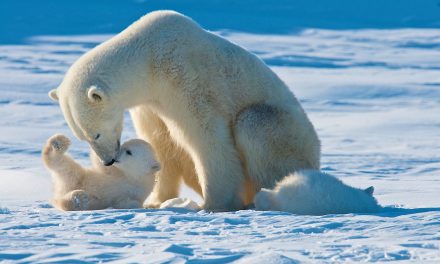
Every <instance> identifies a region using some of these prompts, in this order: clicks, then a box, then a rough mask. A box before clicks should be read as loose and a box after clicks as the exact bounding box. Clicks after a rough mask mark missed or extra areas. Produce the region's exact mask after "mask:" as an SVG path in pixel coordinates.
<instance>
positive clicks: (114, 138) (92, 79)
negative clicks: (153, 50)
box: [49, 58, 125, 166]
mask: <svg viewBox="0 0 440 264" xmlns="http://www.w3.org/2000/svg"><path fill="white" fill-rule="evenodd" d="M86 59H87V58H85V59H84V58H81V59H79V60H78V61H77V62H75V64H74V65H73V66H72V67H71V68H70V69H69V71H68V72H67V74H66V76H65V78H64V80H63V82H62V83H61V85H60V86H59V87H58V88H57V89H54V90H52V91H50V92H49V97H50V98H52V99H53V100H54V101H57V102H59V104H60V108H61V110H62V112H63V115H64V118H65V120H66V121H67V123H68V125H69V127H70V128H71V130H72V131H73V133H74V134H75V136H76V137H77V138H79V139H80V140H86V141H87V142H88V143H89V144H90V146H91V147H92V148H93V150H94V151H95V152H96V154H97V155H98V156H99V158H100V159H101V161H102V163H103V164H104V165H106V166H109V165H112V164H113V162H114V161H115V160H116V157H117V155H118V153H119V148H120V142H119V140H120V137H121V131H122V124H123V113H124V110H125V107H124V105H123V102H122V100H120V98H118V96H117V92H115V91H114V90H115V89H113V90H112V89H110V87H109V85H112V82H111V81H110V80H111V78H110V77H108V76H106V73H102V72H101V71H102V69H101V70H100V69H99V67H97V66H96V65H94V64H93V62H90V61H86V62H85V60H86ZM107 74H108V73H107Z"/></svg>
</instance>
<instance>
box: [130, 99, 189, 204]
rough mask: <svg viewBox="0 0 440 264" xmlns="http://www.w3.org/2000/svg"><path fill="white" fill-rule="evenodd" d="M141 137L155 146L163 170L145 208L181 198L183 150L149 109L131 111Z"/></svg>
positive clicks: (158, 174)
mask: <svg viewBox="0 0 440 264" xmlns="http://www.w3.org/2000/svg"><path fill="white" fill-rule="evenodd" d="M130 114H131V118H132V120H133V124H134V126H135V129H136V133H137V134H138V136H139V137H140V138H141V139H143V140H145V141H147V142H148V143H150V144H151V146H152V147H153V149H154V151H155V154H156V157H157V159H158V161H159V162H160V165H161V170H160V171H159V172H157V174H156V184H155V186H154V189H153V191H152V193H151V194H150V196H149V197H148V199H147V201H146V202H145V204H144V206H145V207H146V208H158V207H159V206H160V205H161V204H162V202H164V201H166V200H169V199H172V198H176V197H178V196H179V188H180V184H181V175H182V168H183V167H182V166H181V162H182V161H181V159H180V158H181V155H182V153H183V150H182V149H181V148H179V147H177V145H176V143H175V142H174V141H173V140H172V139H171V137H170V134H169V131H168V128H167V127H166V125H165V124H164V122H163V121H162V120H161V119H160V117H159V116H157V115H156V114H155V113H153V112H152V111H151V110H150V109H148V108H147V107H136V108H133V109H132V110H130Z"/></svg>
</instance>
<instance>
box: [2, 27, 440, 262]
mask: <svg viewBox="0 0 440 264" xmlns="http://www.w3.org/2000/svg"><path fill="white" fill-rule="evenodd" d="M216 33H217V34H219V35H221V36H223V37H225V38H227V39H229V40H230V41H233V42H235V43H237V44H239V45H241V46H243V47H245V48H247V49H248V50H250V51H252V52H254V53H256V54H257V55H258V56H260V57H261V58H262V59H263V60H264V61H265V62H266V63H267V64H268V65H269V66H270V67H271V68H272V69H273V70H274V71H275V72H276V73H277V74H278V75H279V76H280V77H281V78H282V79H283V80H284V81H285V82H286V83H287V84H288V86H289V87H290V88H291V90H292V91H293V92H294V93H295V95H296V96H297V97H298V98H299V99H300V101H301V102H302V104H303V107H304V108H305V110H306V112H307V113H308V115H309V117H310V119H311V120H312V122H313V124H314V125H315V127H316V129H317V131H318V134H319V136H320V138H321V143H322V153H323V154H322V168H323V170H324V171H326V172H328V173H330V174H333V175H335V176H337V177H339V178H340V179H342V180H343V181H344V182H346V183H348V184H350V185H353V186H356V187H360V188H366V187H368V186H371V185H373V186H374V187H375V190H376V191H375V196H376V197H377V199H378V201H379V202H380V203H381V204H382V205H384V206H385V209H384V210H383V212H381V213H378V214H374V215H358V214H348V215H326V216H298V215H292V214H288V213H282V212H258V211H253V210H244V211H238V212H229V213H208V212H205V211H200V212H194V211H186V210H184V209H160V210H145V209H137V210H111V209H108V210H103V211H93V212H92V211H88V212H61V211H58V210H56V209H54V208H52V207H51V206H50V195H51V189H50V188H51V181H50V180H51V179H50V175H49V173H48V172H47V171H46V170H45V169H44V168H43V165H42V162H41V159H40V149H41V147H42V146H43V144H44V142H45V141H46V139H47V138H48V137H50V136H51V135H52V134H54V133H64V134H66V135H68V136H69V137H70V138H72V139H73V145H72V147H71V150H70V152H71V154H72V155H73V156H74V157H75V158H76V159H78V160H80V161H81V162H82V163H83V164H85V165H86V164H89V162H88V156H87V155H88V146H87V144H86V143H84V142H79V141H77V140H75V139H74V138H73V135H72V133H71V132H70V130H69V128H68V127H67V125H66V123H65V121H64V118H63V116H62V114H61V111H60V109H59V107H58V105H57V104H55V103H53V102H51V101H50V99H49V98H48V96H47V92H48V91H49V90H50V89H52V88H55V87H56V86H57V84H59V82H60V81H61V79H62V77H63V74H64V73H65V71H66V70H67V68H68V67H69V65H71V63H73V61H75V59H77V58H78V57H79V56H80V55H81V54H83V53H84V52H86V51H87V50H89V49H91V48H92V47H94V46H96V45H97V44H99V43H100V42H102V41H104V40H106V39H108V38H110V37H111V35H75V36H73V35H63V36H36V37H33V38H30V39H28V40H27V42H26V43H25V44H8V45H0V94H1V95H0V116H1V118H0V128H1V129H0V177H1V178H0V261H1V260H4V261H6V262H9V261H11V262H21V263H33V262H41V263H46V262H47V263H49V262H57V263H60V262H65V263H70V262H76V263H83V262H99V261H102V262H107V261H120V262H149V263H150V262H151V263H163V262H173V263H174V262H175V263H183V262H188V263H228V262H234V261H236V262H238V263H297V262H307V263H309V262H317V263H323V262H329V263H330V262H352V261H369V262H381V261H394V260H404V261H414V262H428V261H431V262H432V263H438V262H440V199H439V195H440V178H439V174H440V140H439V139H440V60H439V58H440V30H436V29H421V28H419V29H415V28H413V29H411V28H407V29H376V30H373V29H351V30H348V29H345V30H339V29H327V30H325V29H312V28H308V29H303V30H299V31H297V32H295V33H290V34H269V33H267V32H260V33H245V32H238V31H231V30H221V31H216ZM131 137H135V133H134V130H133V127H132V125H131V121H130V119H129V117H128V116H127V118H126V120H125V130H124V135H123V139H124V140H126V139H128V138H131ZM182 196H185V197H190V198H192V199H194V200H196V201H200V200H201V199H200V197H198V196H197V195H195V194H194V193H192V192H190V191H189V190H188V189H187V188H183V193H182Z"/></svg>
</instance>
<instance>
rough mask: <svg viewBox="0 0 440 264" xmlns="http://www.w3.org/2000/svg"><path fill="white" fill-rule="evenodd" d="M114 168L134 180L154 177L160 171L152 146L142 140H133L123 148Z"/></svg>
mask: <svg viewBox="0 0 440 264" xmlns="http://www.w3.org/2000/svg"><path fill="white" fill-rule="evenodd" d="M114 166H115V167H117V168H119V169H120V170H122V171H123V172H124V173H125V174H127V176H129V177H133V178H141V177H145V176H146V175H152V174H154V173H155V172H157V171H159V170H160V164H159V162H158V161H157V160H156V157H155V156H154V152H153V149H152V147H151V145H150V144H148V143H147V142H145V141H143V140H140V139H131V140H129V141H127V142H125V143H124V144H123V145H122V146H121V151H120V154H119V156H118V158H117V159H116V161H115V163H114Z"/></svg>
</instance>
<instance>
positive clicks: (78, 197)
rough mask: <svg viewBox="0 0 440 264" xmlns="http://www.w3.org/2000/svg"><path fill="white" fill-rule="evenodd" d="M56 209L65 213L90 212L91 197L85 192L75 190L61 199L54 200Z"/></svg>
mask: <svg viewBox="0 0 440 264" xmlns="http://www.w3.org/2000/svg"><path fill="white" fill-rule="evenodd" d="M53 203H54V205H55V206H56V207H58V208H59V209H61V210H65V211H83V210H89V203H90V199H89V195H88V194H87V193H86V192H85V191H84V190H74V191H71V192H69V193H67V194H65V195H64V196H63V197H61V198H59V199H54V200H53Z"/></svg>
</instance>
